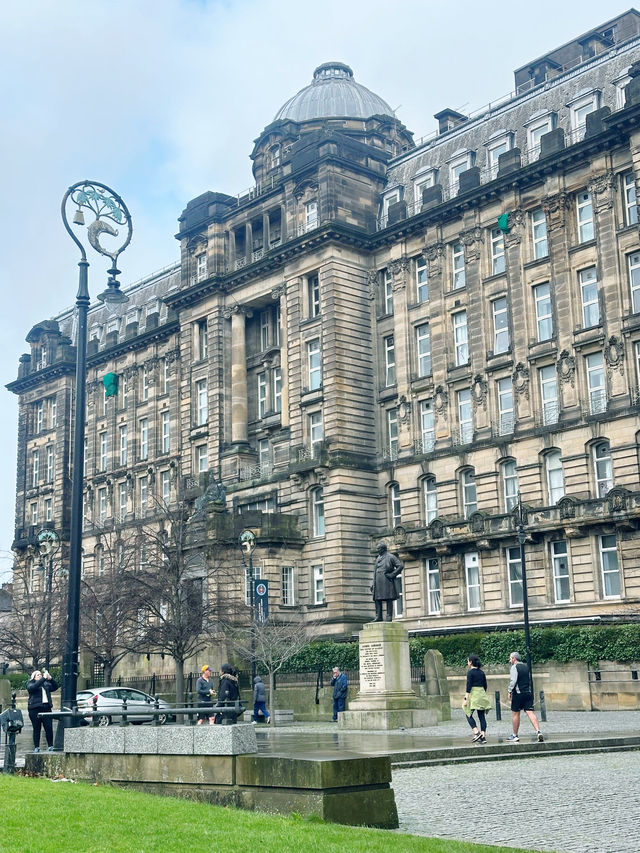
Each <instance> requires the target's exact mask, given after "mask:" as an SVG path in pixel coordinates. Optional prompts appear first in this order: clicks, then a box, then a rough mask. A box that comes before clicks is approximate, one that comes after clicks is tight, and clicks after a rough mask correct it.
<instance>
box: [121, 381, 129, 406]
mask: <svg viewBox="0 0 640 853" xmlns="http://www.w3.org/2000/svg"><path fill="white" fill-rule="evenodd" d="M120 387H121V389H122V408H123V409H126V408H127V406H128V405H129V378H128V377H127V376H126V375H125V376H123V377H122V384H121V385H120Z"/></svg>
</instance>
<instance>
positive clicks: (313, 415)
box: [308, 412, 324, 456]
mask: <svg viewBox="0 0 640 853" xmlns="http://www.w3.org/2000/svg"><path fill="white" fill-rule="evenodd" d="M308 424H309V446H310V448H311V454H312V456H315V455H316V452H317V450H318V448H319V447H320V445H321V444H322V441H323V438H324V427H323V423H322V412H310V413H309V421H308Z"/></svg>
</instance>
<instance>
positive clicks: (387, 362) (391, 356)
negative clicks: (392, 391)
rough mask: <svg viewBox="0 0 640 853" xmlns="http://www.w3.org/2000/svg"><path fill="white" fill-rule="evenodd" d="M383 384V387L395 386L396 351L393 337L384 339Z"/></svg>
mask: <svg viewBox="0 0 640 853" xmlns="http://www.w3.org/2000/svg"><path fill="white" fill-rule="evenodd" d="M383 346H384V384H385V387H387V388H388V387H389V386H390V385H395V384H396V350H395V344H394V339H393V335H389V337H387V338H384V340H383Z"/></svg>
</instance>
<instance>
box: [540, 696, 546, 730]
mask: <svg viewBox="0 0 640 853" xmlns="http://www.w3.org/2000/svg"><path fill="white" fill-rule="evenodd" d="M540 719H541V720H542V722H543V723H546V722H547V703H546V702H545V699H544V690H541V691H540Z"/></svg>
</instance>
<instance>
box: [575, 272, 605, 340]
mask: <svg viewBox="0 0 640 853" xmlns="http://www.w3.org/2000/svg"><path fill="white" fill-rule="evenodd" d="M578 278H579V279H580V298H581V301H582V327H583V328H584V329H590V328H592V327H593V326H597V325H598V324H599V323H600V304H599V300H598V279H597V278H596V268H595V267H589V268H588V269H586V270H580V272H579V273H578Z"/></svg>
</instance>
